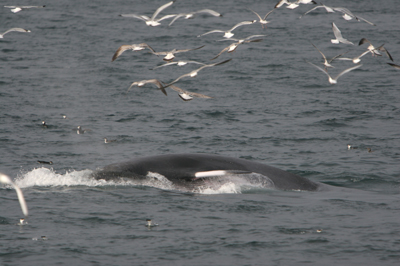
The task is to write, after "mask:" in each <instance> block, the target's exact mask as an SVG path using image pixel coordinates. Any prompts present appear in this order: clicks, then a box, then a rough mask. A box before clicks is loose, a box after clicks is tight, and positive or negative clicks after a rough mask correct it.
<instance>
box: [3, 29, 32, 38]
mask: <svg viewBox="0 0 400 266" xmlns="http://www.w3.org/2000/svg"><path fill="white" fill-rule="evenodd" d="M12 31H18V32H31V31H30V30H25V29H22V28H12V29H9V30H8V31H6V32H4V33H3V34H0V39H3V38H4V35H6V34H7V33H9V32H12Z"/></svg>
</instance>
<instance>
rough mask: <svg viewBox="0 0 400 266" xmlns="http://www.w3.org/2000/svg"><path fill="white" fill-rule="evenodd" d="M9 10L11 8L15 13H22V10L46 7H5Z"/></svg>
mask: <svg viewBox="0 0 400 266" xmlns="http://www.w3.org/2000/svg"><path fill="white" fill-rule="evenodd" d="M4 7H7V8H11V10H10V11H11V12H13V13H18V12H19V11H21V10H22V9H28V8H43V7H46V6H4Z"/></svg>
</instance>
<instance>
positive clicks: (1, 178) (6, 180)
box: [0, 173, 28, 217]
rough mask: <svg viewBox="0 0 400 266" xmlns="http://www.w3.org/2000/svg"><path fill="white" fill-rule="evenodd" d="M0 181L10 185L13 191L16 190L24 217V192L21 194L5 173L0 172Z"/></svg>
mask: <svg viewBox="0 0 400 266" xmlns="http://www.w3.org/2000/svg"><path fill="white" fill-rule="evenodd" d="M0 183H3V184H7V185H11V186H12V187H13V188H14V189H15V191H16V192H17V196H18V200H19V204H20V205H21V209H22V212H23V214H24V215H25V217H27V216H28V206H27V205H26V202H25V198H24V194H22V191H21V189H20V188H19V187H18V186H17V185H16V184H14V182H12V181H11V179H10V178H9V177H8V176H6V175H5V174H2V173H0Z"/></svg>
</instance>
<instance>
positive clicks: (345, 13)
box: [333, 7, 376, 26]
mask: <svg viewBox="0 0 400 266" xmlns="http://www.w3.org/2000/svg"><path fill="white" fill-rule="evenodd" d="M333 10H335V11H338V12H342V13H343V16H342V17H343V18H344V19H345V20H351V19H353V18H355V19H356V20H357V21H360V20H362V21H364V22H367V23H368V24H370V25H372V26H376V25H375V24H374V23H372V22H369V21H368V20H366V19H363V18H362V17H357V16H356V15H354V14H353V13H352V12H351V11H350V10H348V9H347V8H344V7H334V8H333Z"/></svg>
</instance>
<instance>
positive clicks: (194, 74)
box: [164, 59, 232, 88]
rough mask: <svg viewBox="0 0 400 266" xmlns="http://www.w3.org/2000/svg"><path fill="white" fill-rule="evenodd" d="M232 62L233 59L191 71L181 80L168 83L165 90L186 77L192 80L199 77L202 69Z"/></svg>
mask: <svg viewBox="0 0 400 266" xmlns="http://www.w3.org/2000/svg"><path fill="white" fill-rule="evenodd" d="M231 60H232V59H228V60H225V61H222V62H219V63H214V64H208V65H204V66H201V67H200V68H198V69H195V70H193V71H191V72H189V73H187V74H184V75H182V76H180V77H179V78H177V79H175V80H174V81H172V82H171V83H168V84H167V85H165V86H164V88H166V87H169V86H171V85H172V84H174V83H176V82H178V81H179V80H180V79H182V78H184V77H191V78H194V77H196V76H197V74H198V73H199V71H200V70H202V69H204V68H206V67H213V66H218V65H222V64H225V63H228V62H229V61H231Z"/></svg>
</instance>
